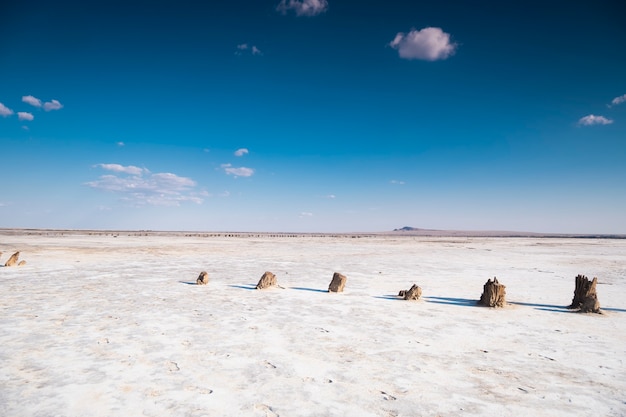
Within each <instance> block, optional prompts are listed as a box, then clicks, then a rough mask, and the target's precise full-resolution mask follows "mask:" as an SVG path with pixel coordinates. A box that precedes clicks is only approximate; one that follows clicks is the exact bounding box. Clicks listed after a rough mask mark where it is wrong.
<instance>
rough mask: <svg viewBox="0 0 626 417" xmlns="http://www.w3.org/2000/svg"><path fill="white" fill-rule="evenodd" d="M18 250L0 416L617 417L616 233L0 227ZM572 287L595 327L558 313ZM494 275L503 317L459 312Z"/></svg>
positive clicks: (623, 245) (625, 316)
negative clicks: (416, 297) (338, 282)
mask: <svg viewBox="0 0 626 417" xmlns="http://www.w3.org/2000/svg"><path fill="white" fill-rule="evenodd" d="M16 250H20V251H21V257H20V259H25V260H26V261H27V264H26V266H23V267H13V268H6V267H2V268H0V288H2V296H1V297H0V308H1V310H2V314H1V315H0V360H1V363H2V366H1V367H0V415H3V416H9V417H10V416H42V417H43V416H46V417H48V416H67V417H73V416H119V415H128V416H137V415H145V416H274V415H280V416H355V417H356V416H359V417H361V416H438V415H439V416H522V415H534V416H590V415H597V416H624V415H626V396H625V395H624V393H625V392H626V366H625V365H626V364H625V363H624V361H625V360H626V299H625V297H624V294H626V240H623V239H622V240H617V239H616V240H612V239H541V238H481V237H472V238H463V237H458V236H457V237H402V236H393V237H392V236H369V237H367V236H366V237H358V238H357V237H351V236H335V237H320V236H299V237H271V236H266V235H259V236H246V237H224V236H223V235H222V236H208V237H203V236H184V235H182V234H180V235H176V234H171V235H167V236H162V235H149V236H139V235H132V236H131V235H124V234H123V233H120V234H119V236H117V237H114V236H112V235H106V234H99V235H87V234H80V233H75V234H71V235H61V234H56V235H53V236H49V235H45V234H43V235H38V234H28V235H26V234H22V235H20V234H19V233H18V234H15V233H12V234H4V235H2V234H0V251H1V252H3V253H4V254H3V255H2V257H1V258H0V261H2V264H4V262H5V261H6V259H7V258H8V256H9V255H10V254H11V253H12V252H13V251H16ZM202 270H206V271H207V272H208V273H209V276H210V282H209V284H208V285H206V286H197V285H195V279H196V277H197V276H198V274H199V273H200V271H202ZM264 271H272V272H274V273H275V274H276V276H277V278H278V283H279V284H280V285H281V286H282V287H284V289H280V288H275V289H270V290H263V291H259V290H254V289H252V288H253V287H254V285H255V284H256V282H257V281H258V279H259V278H260V276H261V275H262V274H263V272H264ZM335 271H337V272H341V273H343V274H345V275H346V276H347V277H348V281H347V285H346V291H345V292H344V293H342V294H329V293H326V292H325V291H326V289H327V288H328V284H329V282H330V280H331V278H332V275H333V272H335ZM577 274H584V275H587V276H588V277H590V278H592V277H594V276H597V277H598V279H599V285H598V297H599V300H600V304H601V306H602V309H603V311H604V314H602V315H598V314H578V313H574V312H571V311H570V310H567V309H566V308H565V306H567V305H568V304H569V303H570V302H571V299H572V296H573V291H574V277H575V276H576V275H577ZM494 276H497V277H498V279H499V281H500V282H501V283H503V284H504V285H506V286H507V288H506V291H507V301H508V302H509V305H508V306H507V307H505V308H503V309H489V308H484V307H477V306H475V301H476V300H477V299H478V298H479V297H480V294H481V292H482V286H483V284H484V283H485V281H486V280H487V279H488V278H492V277H494ZM413 283H417V284H418V285H420V286H421V287H422V289H423V298H422V299H421V300H420V301H414V302H409V301H404V300H400V299H398V298H397V297H395V295H396V294H397V292H398V291H399V290H401V289H408V288H409V287H410V286H411V284H413Z"/></svg>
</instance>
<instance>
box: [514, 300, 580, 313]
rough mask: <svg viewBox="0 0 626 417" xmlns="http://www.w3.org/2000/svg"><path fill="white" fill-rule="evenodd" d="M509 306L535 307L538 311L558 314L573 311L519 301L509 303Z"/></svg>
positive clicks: (561, 307) (560, 307)
mask: <svg viewBox="0 0 626 417" xmlns="http://www.w3.org/2000/svg"><path fill="white" fill-rule="evenodd" d="M507 304H513V305H516V306H525V307H533V308H535V309H537V310H543V311H557V312H561V313H562V312H568V311H572V310H571V309H570V308H569V307H568V306H557V305H554V304H536V303H522V302H519V301H507Z"/></svg>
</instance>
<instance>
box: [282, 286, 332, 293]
mask: <svg viewBox="0 0 626 417" xmlns="http://www.w3.org/2000/svg"><path fill="white" fill-rule="evenodd" d="M289 288H290V289H292V290H298V291H311V292H324V293H327V292H328V290H320V289H319V288H307V287H289Z"/></svg>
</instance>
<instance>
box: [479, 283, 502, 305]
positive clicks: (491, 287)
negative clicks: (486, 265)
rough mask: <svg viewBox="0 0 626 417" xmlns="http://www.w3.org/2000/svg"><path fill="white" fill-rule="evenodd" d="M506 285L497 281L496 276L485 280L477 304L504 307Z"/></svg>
mask: <svg viewBox="0 0 626 417" xmlns="http://www.w3.org/2000/svg"><path fill="white" fill-rule="evenodd" d="M505 296H506V286H505V285H502V284H500V283H499V282H498V279H497V278H496V277H493V281H492V280H487V282H486V283H485V285H484V286H483V294H482V295H481V296H480V301H479V302H478V304H480V305H484V306H487V307H504V305H505V304H506V300H505Z"/></svg>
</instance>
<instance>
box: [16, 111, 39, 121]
mask: <svg viewBox="0 0 626 417" xmlns="http://www.w3.org/2000/svg"><path fill="white" fill-rule="evenodd" d="M17 117H18V119H20V120H33V119H34V118H35V116H33V114H32V113H28V112H25V111H18V112H17Z"/></svg>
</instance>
